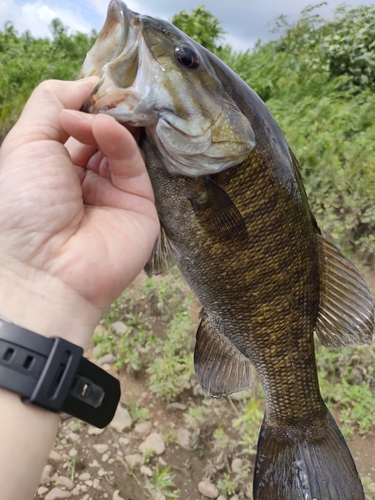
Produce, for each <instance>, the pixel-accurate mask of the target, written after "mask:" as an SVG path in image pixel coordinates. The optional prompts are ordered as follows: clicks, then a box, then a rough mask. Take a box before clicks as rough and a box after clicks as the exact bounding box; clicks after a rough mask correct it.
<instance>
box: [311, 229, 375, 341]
mask: <svg viewBox="0 0 375 500" xmlns="http://www.w3.org/2000/svg"><path fill="white" fill-rule="evenodd" d="M320 250H321V258H322V268H323V274H322V279H321V302H320V309H319V316H318V321H317V324H316V328H315V330H316V333H317V335H318V337H319V340H320V341H321V343H322V344H323V345H325V346H326V347H330V348H333V349H340V348H342V347H351V346H356V345H360V344H370V342H371V339H372V335H373V332H374V305H373V301H372V297H371V292H370V290H369V289H368V287H367V285H366V283H365V282H364V280H363V278H362V277H361V276H360V274H359V272H358V270H357V268H356V267H355V266H354V265H353V264H352V263H351V262H350V261H349V260H348V259H346V258H345V257H344V256H343V255H342V254H341V253H340V251H339V250H338V249H337V248H336V247H335V246H334V245H332V244H331V243H329V242H328V241H327V240H325V239H324V238H323V237H320Z"/></svg>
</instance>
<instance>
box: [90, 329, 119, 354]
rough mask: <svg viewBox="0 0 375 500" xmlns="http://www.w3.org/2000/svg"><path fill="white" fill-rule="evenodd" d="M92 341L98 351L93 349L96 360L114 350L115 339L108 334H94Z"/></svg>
mask: <svg viewBox="0 0 375 500" xmlns="http://www.w3.org/2000/svg"><path fill="white" fill-rule="evenodd" d="M92 341H93V343H94V344H95V345H96V346H98V349H95V355H96V357H97V358H101V357H102V356H104V355H105V354H109V353H112V352H114V350H115V338H114V336H113V335H112V334H110V333H107V332H105V333H104V332H103V333H94V336H93V338H92Z"/></svg>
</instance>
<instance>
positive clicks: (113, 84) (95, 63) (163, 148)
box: [80, 0, 255, 177]
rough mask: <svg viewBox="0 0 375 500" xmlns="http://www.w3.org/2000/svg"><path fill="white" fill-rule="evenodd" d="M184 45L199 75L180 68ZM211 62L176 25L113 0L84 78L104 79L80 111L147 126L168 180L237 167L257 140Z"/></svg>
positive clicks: (83, 70)
mask: <svg viewBox="0 0 375 500" xmlns="http://www.w3.org/2000/svg"><path fill="white" fill-rule="evenodd" d="M181 47H182V48H184V47H189V50H192V51H193V52H194V53H195V54H196V56H197V60H199V65H198V66H199V67H198V68H197V70H196V71H195V70H191V69H189V68H188V69H186V68H183V67H181V64H180V65H179V64H178V61H177V60H176V50H180V49H181ZM210 56H211V57H214V56H212V55H211V54H209V53H208V52H207V51H205V49H203V48H202V47H200V46H199V45H198V44H196V43H195V42H194V41H193V40H191V39H190V38H189V37H187V36H186V35H185V34H184V33H182V32H181V31H179V30H178V29H177V28H176V27H174V26H173V25H171V24H169V23H167V22H165V21H161V20H156V19H153V18H151V17H148V16H141V15H139V14H137V13H135V12H132V11H131V10H129V9H128V8H127V7H126V5H125V4H124V3H122V2H121V1H120V0H112V1H111V3H110V5H109V9H108V16H107V20H106V22H105V25H104V27H103V29H102V31H101V33H100V35H99V37H98V40H97V42H96V43H95V45H94V47H93V48H92V49H91V51H90V52H89V53H88V54H87V58H86V61H85V62H84V64H83V66H82V70H81V72H80V77H86V76H90V75H97V76H99V77H100V78H101V81H100V82H99V84H98V85H97V86H96V88H95V89H94V91H93V92H92V95H91V96H90V98H89V99H88V100H87V102H86V103H85V104H84V106H83V108H82V110H83V111H86V112H89V113H106V114H109V115H111V116H113V117H114V118H115V119H116V120H118V121H119V122H120V123H123V124H129V125H133V126H138V127H146V133H147V135H148V136H149V137H150V139H151V141H152V143H153V144H155V145H156V147H157V149H158V150H159V151H160V154H161V155H162V157H163V159H164V167H165V168H166V169H167V170H168V171H169V173H171V174H174V175H176V174H177V175H184V176H187V177H199V176H207V175H212V174H216V173H218V172H221V171H222V170H225V169H227V168H230V167H232V166H236V165H239V164H240V163H242V162H243V161H244V160H245V159H246V157H247V156H248V155H249V154H250V152H251V151H252V150H253V148H254V147H255V135H254V132H253V130H252V127H251V124H250V123H249V120H248V119H247V118H246V117H245V116H244V115H243V114H242V112H241V111H240V110H239V109H238V107H237V106H236V105H235V103H234V102H233V101H232V100H231V98H230V97H229V95H228V94H227V93H226V91H225V89H223V87H222V85H221V82H220V81H219V80H218V78H217V76H216V74H215V72H214V70H213V69H212V66H211V64H210V61H209V57H210Z"/></svg>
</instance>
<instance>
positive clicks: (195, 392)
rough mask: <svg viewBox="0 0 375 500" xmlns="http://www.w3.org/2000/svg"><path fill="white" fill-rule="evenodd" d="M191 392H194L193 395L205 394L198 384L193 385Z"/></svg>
mask: <svg viewBox="0 0 375 500" xmlns="http://www.w3.org/2000/svg"><path fill="white" fill-rule="evenodd" d="M193 394H194V396H204V395H205V394H204V392H203V389H202V387H201V386H200V385H199V384H197V385H196V386H194V389H193Z"/></svg>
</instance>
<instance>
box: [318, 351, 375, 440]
mask: <svg viewBox="0 0 375 500" xmlns="http://www.w3.org/2000/svg"><path fill="white" fill-rule="evenodd" d="M317 364H318V373H319V381H320V387H321V391H322V395H323V398H324V399H325V401H326V403H327V404H328V406H329V408H330V409H331V410H338V411H339V414H340V421H341V426H340V428H341V431H342V433H343V434H344V436H346V437H348V436H350V435H353V434H354V433H355V432H357V433H359V434H361V435H365V434H372V433H373V431H374V425H375V397H374V388H375V366H374V357H373V347H358V348H355V349H342V350H341V351H330V350H329V349H327V348H325V347H323V346H318V348H317Z"/></svg>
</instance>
